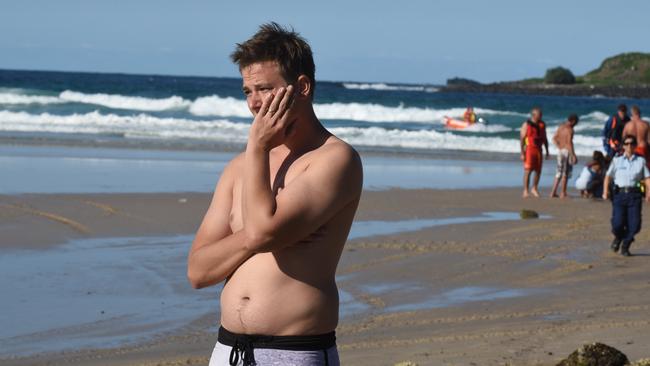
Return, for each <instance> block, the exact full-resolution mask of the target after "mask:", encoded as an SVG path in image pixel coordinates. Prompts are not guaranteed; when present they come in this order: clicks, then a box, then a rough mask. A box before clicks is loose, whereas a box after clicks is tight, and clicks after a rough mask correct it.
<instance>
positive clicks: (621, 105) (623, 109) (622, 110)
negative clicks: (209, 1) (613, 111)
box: [618, 104, 627, 113]
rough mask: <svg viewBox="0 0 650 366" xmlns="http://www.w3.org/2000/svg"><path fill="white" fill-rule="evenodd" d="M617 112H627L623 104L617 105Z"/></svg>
mask: <svg viewBox="0 0 650 366" xmlns="http://www.w3.org/2000/svg"><path fill="white" fill-rule="evenodd" d="M618 110H619V112H623V113H627V106H626V105H625V104H619V105H618Z"/></svg>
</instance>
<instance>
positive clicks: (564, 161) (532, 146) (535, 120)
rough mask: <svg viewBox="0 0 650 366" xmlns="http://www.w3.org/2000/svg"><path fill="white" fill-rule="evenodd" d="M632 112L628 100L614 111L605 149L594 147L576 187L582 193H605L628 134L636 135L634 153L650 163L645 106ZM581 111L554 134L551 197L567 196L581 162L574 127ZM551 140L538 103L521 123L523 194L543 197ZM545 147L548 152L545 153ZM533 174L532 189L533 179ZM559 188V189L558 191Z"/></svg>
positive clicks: (606, 130) (649, 128)
mask: <svg viewBox="0 0 650 366" xmlns="http://www.w3.org/2000/svg"><path fill="white" fill-rule="evenodd" d="M631 112H632V113H631V116H629V115H628V109H627V106H626V105H625V104H620V105H619V106H618V110H617V113H615V114H613V115H612V116H611V117H610V118H609V119H608V120H607V122H605V126H604V127H603V149H602V151H600V150H594V152H593V154H592V157H591V160H590V161H589V162H588V163H587V164H585V166H584V168H583V169H582V171H581V172H580V175H579V176H578V178H577V179H576V182H575V187H576V189H577V190H578V191H580V195H581V196H582V197H586V198H600V197H602V195H603V183H604V181H605V176H606V172H607V169H608V167H609V165H610V163H611V161H612V159H614V158H615V157H617V156H621V155H623V154H624V152H625V149H624V144H623V141H624V137H625V136H634V137H635V138H636V141H637V145H636V147H635V150H634V154H635V155H637V156H640V157H642V158H643V159H644V160H645V161H646V162H647V163H648V165H649V166H650V148H648V144H649V143H650V142H649V141H648V140H649V138H650V136H649V131H650V124H648V122H646V121H644V120H643V119H641V110H640V108H639V107H638V106H632V108H631ZM578 121H579V118H578V115H577V114H571V115H569V116H568V117H567V120H566V121H565V122H564V123H562V124H561V125H560V126H559V127H558V128H557V130H556V132H555V134H554V135H553V139H552V142H553V144H554V145H555V147H556V148H557V151H558V152H557V166H556V172H555V179H554V182H553V188H552V189H551V192H550V197H551V198H555V197H560V198H565V197H567V186H568V180H569V179H570V178H571V176H572V173H573V167H574V166H575V165H576V164H577V163H578V157H577V155H576V153H575V148H574V145H573V136H574V128H575V126H576V125H577V124H578ZM548 147H549V142H548V139H547V136H546V123H545V122H544V121H543V120H542V109H541V108H539V107H534V108H533V109H532V110H531V113H530V118H529V119H527V120H526V121H525V122H524V123H523V124H522V126H521V130H520V148H521V160H522V161H523V163H524V181H523V184H524V191H523V197H524V198H527V197H529V196H531V195H532V196H534V197H539V195H540V194H539V180H540V176H541V171H542V165H543V160H544V156H545V158H546V159H548V158H549V157H550V154H549V148H548ZM544 151H545V154H543V153H544ZM531 176H532V177H533V182H532V189H531V188H530V179H531ZM558 189H559V193H558Z"/></svg>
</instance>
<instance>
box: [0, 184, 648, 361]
mask: <svg viewBox="0 0 650 366" xmlns="http://www.w3.org/2000/svg"><path fill="white" fill-rule="evenodd" d="M519 195H520V192H519V190H516V189H493V190H482V191H461V190H456V191H447V190H398V189H395V190H389V191H365V192H364V196H363V200H362V203H361V207H360V210H359V213H358V215H357V218H356V220H357V221H358V222H365V223H366V227H365V229H364V226H363V225H360V224H357V227H356V228H357V229H356V230H357V234H358V235H356V238H355V239H351V240H350V241H349V242H348V244H347V245H346V249H345V251H344V254H343V258H342V260H341V264H340V266H339V271H338V283H339V287H340V289H341V290H342V294H343V296H342V313H343V314H342V319H341V322H340V325H339V328H338V329H337V332H338V343H339V348H340V352H341V359H342V363H343V364H344V365H393V364H395V363H397V362H400V361H407V360H409V361H412V362H416V363H418V364H420V365H443V364H449V365H472V364H476V365H503V364H513V365H552V364H555V363H556V362H557V361H559V360H560V359H561V358H563V357H565V356H566V355H568V354H569V353H570V352H572V351H573V350H574V349H576V348H577V347H578V346H580V345H581V344H583V343H586V342H593V341H599V342H603V343H607V344H609V345H612V346H614V347H616V348H618V349H620V350H621V351H623V352H625V353H626V354H627V355H628V357H629V358H630V359H631V360H635V359H638V358H641V357H648V356H650V352H648V351H647V349H648V344H649V342H650V316H648V312H649V311H650V305H649V304H650V291H648V290H650V266H649V265H648V264H650V245H649V244H648V242H649V239H650V231H642V232H641V234H640V235H639V236H638V237H637V242H636V243H634V245H633V247H632V252H633V253H634V254H636V255H635V256H634V257H632V258H622V257H619V256H617V255H615V254H613V253H611V252H610V251H609V249H608V245H609V242H610V240H611V238H610V235H609V233H608V231H609V221H608V220H609V213H610V209H611V208H610V205H609V203H607V202H595V201H591V200H582V199H568V200H550V199H546V198H544V199H538V200H535V199H529V200H522V199H521V198H519ZM209 198H210V195H208V194H203V193H160V194H66V195H62V194H49V195H48V194H44V195H37V194H29V195H11V196H0V231H1V233H2V235H0V247H1V248H2V251H3V253H13V252H20V250H21V249H24V248H27V249H29V250H31V251H37V252H41V251H45V250H54V251H56V250H58V249H59V248H64V247H65V246H66V245H68V244H66V243H68V242H69V240H87V239H91V238H114V237H141V236H163V237H164V236H177V235H183V234H191V233H192V232H193V231H194V230H195V228H196V226H197V225H198V223H199V220H200V219H201V217H202V215H203V213H204V211H205V209H206V208H207V204H208V202H209ZM522 208H526V209H533V210H536V211H538V212H539V213H541V214H543V215H546V216H547V217H546V218H543V219H531V220H516V219H514V217H513V216H512V213H517V212H519V210H521V209H522ZM490 212H496V213H497V217H495V216H490V215H491V214H489V213H490ZM508 213H509V215H508ZM499 215H501V216H499ZM434 219H435V220H434ZM413 220H419V221H413ZM445 220H447V221H445ZM449 220H451V221H449ZM376 221H391V222H392V224H391V225H393V226H394V227H397V228H399V229H401V230H406V231H404V232H391V233H388V234H386V235H381V236H367V235H370V234H372V232H371V229H368V227H372V225H370V224H368V223H369V222H370V223H371V222H376ZM396 221H402V222H401V223H399V225H397V223H396ZM644 221H645V222H644V225H645V226H646V227H647V224H648V223H649V222H648V220H647V219H646V220H644ZM462 222H467V223H462ZM414 223H415V224H414ZM450 223H453V224H450ZM380 226H381V225H380ZM384 226H386V225H384ZM363 230H366V232H365V234H364V233H363ZM369 230H370V231H369ZM0 271H1V270H0ZM61 285H62V286H63V284H61ZM15 316H16V317H17V318H19V319H20V318H21V317H23V318H26V319H28V318H29V314H24V313H18V314H15ZM197 317H199V318H198V319H196V320H193V321H190V322H188V323H185V324H183V325H181V326H178V327H175V328H174V329H173V330H171V331H169V330H168V331H164V332H162V333H159V334H156V335H152V336H150V337H148V339H146V340H142V341H139V342H136V343H129V344H127V345H123V346H121V347H113V348H108V349H99V350H97V349H96V350H92V349H83V350H72V351H66V352H65V353H61V352H55V353H50V354H47V355H35V356H29V357H16V358H13V359H4V360H1V361H0V363H2V364H3V365H41V364H50V365H185V364H197V365H200V364H207V359H208V356H209V354H210V352H211V349H212V347H213V345H214V342H215V338H216V336H215V334H214V327H215V324H216V322H217V319H218V314H217V310H215V311H214V312H212V313H208V314H197ZM93 326H97V324H95V325H93V324H89V325H88V327H93ZM48 334H49V336H51V337H52V338H53V339H65V338H74V337H78V336H79V334H80V333H79V328H64V329H58V330H53V331H51V332H50V333H48ZM41 336H42V335H41ZM25 339H27V340H28V339H29V338H25ZM0 341H1V340H0Z"/></svg>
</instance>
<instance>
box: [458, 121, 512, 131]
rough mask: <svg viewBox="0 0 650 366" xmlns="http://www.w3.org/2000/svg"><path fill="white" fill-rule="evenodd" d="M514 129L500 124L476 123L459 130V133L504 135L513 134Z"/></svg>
mask: <svg viewBox="0 0 650 366" xmlns="http://www.w3.org/2000/svg"><path fill="white" fill-rule="evenodd" d="M511 131H513V129H512V128H510V127H508V126H504V125H500V124H484V123H475V124H473V125H471V126H468V127H465V128H464V129H462V130H457V132H481V133H503V132H511Z"/></svg>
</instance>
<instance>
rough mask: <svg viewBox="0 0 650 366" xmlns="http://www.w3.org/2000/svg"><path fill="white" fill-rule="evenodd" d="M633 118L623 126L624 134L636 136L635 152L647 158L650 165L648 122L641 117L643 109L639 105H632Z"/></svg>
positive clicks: (647, 163)
mask: <svg viewBox="0 0 650 366" xmlns="http://www.w3.org/2000/svg"><path fill="white" fill-rule="evenodd" d="M631 110H632V118H631V119H630V121H629V122H628V123H626V124H625V128H623V136H635V137H636V141H637V146H636V149H635V150H634V153H635V154H637V155H639V156H641V157H643V158H644V159H645V160H646V165H649V166H650V163H649V161H650V155H648V154H649V153H650V149H648V122H646V121H644V120H642V119H641V109H640V108H639V107H638V106H636V105H635V106H632V108H631Z"/></svg>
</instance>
